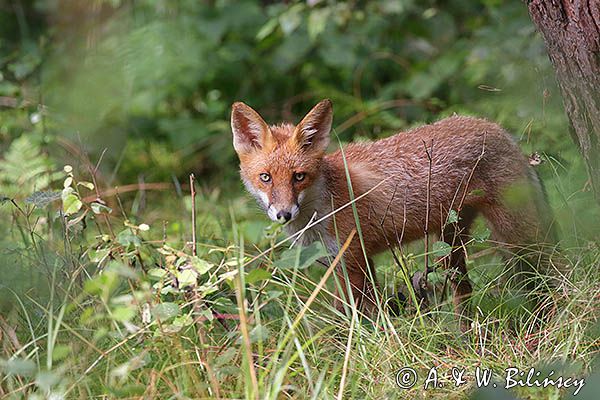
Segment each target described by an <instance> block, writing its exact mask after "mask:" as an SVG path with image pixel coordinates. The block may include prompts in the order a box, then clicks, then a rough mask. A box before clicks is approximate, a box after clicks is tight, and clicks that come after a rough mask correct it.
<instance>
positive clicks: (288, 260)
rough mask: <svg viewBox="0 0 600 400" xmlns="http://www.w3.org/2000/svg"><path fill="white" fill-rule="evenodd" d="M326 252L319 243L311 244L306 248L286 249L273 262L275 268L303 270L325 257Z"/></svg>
mask: <svg viewBox="0 0 600 400" xmlns="http://www.w3.org/2000/svg"><path fill="white" fill-rule="evenodd" d="M327 255H328V253H327V250H325V247H324V246H323V243H321V242H313V243H311V244H310V245H309V246H307V247H296V248H292V249H288V250H286V251H284V252H283V253H282V254H281V258H280V259H279V260H277V261H275V263H274V264H275V266H276V267H277V268H281V269H291V268H295V267H296V266H297V268H298V269H304V268H307V267H309V266H310V265H312V264H313V263H315V262H316V261H317V260H318V259H319V258H322V257H326V256H327Z"/></svg>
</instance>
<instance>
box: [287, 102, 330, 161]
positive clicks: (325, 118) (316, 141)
mask: <svg viewBox="0 0 600 400" xmlns="http://www.w3.org/2000/svg"><path fill="white" fill-rule="evenodd" d="M332 120H333V108H332V106H331V100H329V99H325V100H321V101H320V102H319V104H317V105H316V106H314V107H313V108H312V110H310V111H309V112H308V114H306V116H305V117H304V118H303V119H302V121H300V123H299V124H298V125H297V126H296V129H295V130H294V135H293V138H294V140H295V141H296V143H297V144H298V145H299V146H300V147H301V148H302V149H305V150H309V151H318V152H324V151H325V150H326V149H327V146H328V145H329V131H331V122H332Z"/></svg>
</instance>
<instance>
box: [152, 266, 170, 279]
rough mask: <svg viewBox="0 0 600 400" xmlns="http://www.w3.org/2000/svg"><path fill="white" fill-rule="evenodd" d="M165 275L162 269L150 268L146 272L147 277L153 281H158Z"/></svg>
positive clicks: (165, 272)
mask: <svg viewBox="0 0 600 400" xmlns="http://www.w3.org/2000/svg"><path fill="white" fill-rule="evenodd" d="M166 275H167V271H166V270H164V269H162V268H151V269H150V270H149V271H148V277H149V278H150V279H152V280H154V281H159V280H161V279H162V278H164V277H165V276H166Z"/></svg>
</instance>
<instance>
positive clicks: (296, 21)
mask: <svg viewBox="0 0 600 400" xmlns="http://www.w3.org/2000/svg"><path fill="white" fill-rule="evenodd" d="M303 9H304V5H303V4H302V3H297V4H294V5H293V6H291V7H290V8H289V9H288V10H287V11H286V12H284V13H283V14H281V15H280V16H279V25H280V26H281V30H282V31H283V33H284V34H285V35H286V36H287V35H289V34H290V33H292V32H294V31H295V30H296V28H297V27H298V26H299V25H300V23H302V14H301V13H302V10H303Z"/></svg>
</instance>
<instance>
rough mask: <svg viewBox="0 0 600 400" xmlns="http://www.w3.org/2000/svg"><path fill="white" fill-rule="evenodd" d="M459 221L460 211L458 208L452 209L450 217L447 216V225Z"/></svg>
mask: <svg viewBox="0 0 600 400" xmlns="http://www.w3.org/2000/svg"><path fill="white" fill-rule="evenodd" d="M457 222H458V213H457V212H456V210H450V212H449V213H448V218H446V225H450V224H455V223H457Z"/></svg>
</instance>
